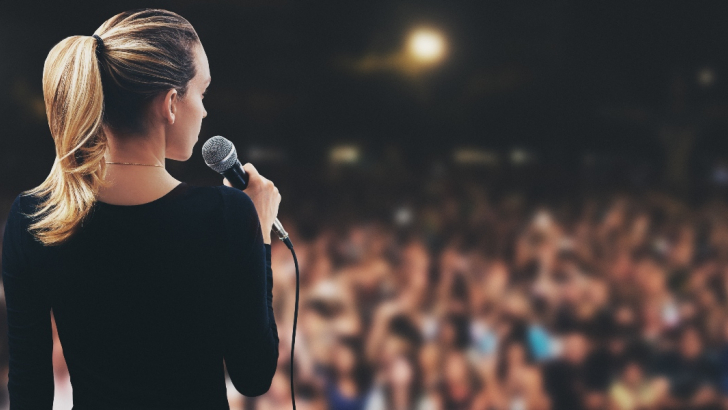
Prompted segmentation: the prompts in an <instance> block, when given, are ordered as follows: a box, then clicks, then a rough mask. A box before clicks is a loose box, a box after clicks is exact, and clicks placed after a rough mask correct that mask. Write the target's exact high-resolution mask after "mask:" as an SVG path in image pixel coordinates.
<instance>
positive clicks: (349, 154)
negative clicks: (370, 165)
mask: <svg viewBox="0 0 728 410" xmlns="http://www.w3.org/2000/svg"><path fill="white" fill-rule="evenodd" d="M359 156H360V153H359V147H357V146H356V145H339V146H335V147H333V148H331V151H329V161H331V163H332V164H354V163H357V162H358V161H359Z"/></svg>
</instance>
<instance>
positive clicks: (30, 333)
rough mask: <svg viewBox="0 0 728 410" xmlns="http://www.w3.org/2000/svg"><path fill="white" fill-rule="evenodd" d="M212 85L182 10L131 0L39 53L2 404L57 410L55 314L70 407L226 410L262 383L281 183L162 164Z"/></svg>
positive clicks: (15, 234) (15, 232)
mask: <svg viewBox="0 0 728 410" xmlns="http://www.w3.org/2000/svg"><path fill="white" fill-rule="evenodd" d="M209 82H210V71H209V67H208V62H207V57H206V55H205V52H204V49H203V48H202V45H201V43H200V40H199V38H198V36H197V33H196V32H195V30H194V29H193V28H192V26H191V25H190V23H189V22H188V21H187V20H185V19H184V18H182V17H180V16H179V15H177V14H175V13H172V12H169V11H165V10H149V9H145V10H135V11H130V12H124V13H120V14H118V15H116V16H114V17H112V18H111V19H109V20H107V21H106V22H105V23H104V24H102V25H101V27H99V28H98V30H96V32H95V34H94V35H93V36H72V37H68V38H66V39H64V40H62V41H61V42H60V43H58V44H57V45H56V46H55V47H53V49H52V50H51V51H50V53H49V55H48V58H47V59H46V62H45V67H44V71H43V92H44V97H45V103H46V112H47V115H48V122H49V125H50V130H51V134H52V136H53V139H54V142H55V146H56V154H57V157H56V161H55V163H54V165H53V168H52V169H51V172H50V175H49V176H48V178H47V179H46V180H45V181H44V182H43V183H42V184H41V185H40V186H38V187H37V188H34V189H32V190H30V191H27V192H24V193H21V194H20V195H18V197H17V198H16V199H15V201H14V202H13V205H12V208H11V211H10V215H9V217H8V222H7V225H6V228H5V232H4V241H3V258H2V277H3V281H4V286H5V295H6V303H7V310H8V331H9V342H10V345H9V351H10V369H9V382H8V390H9V395H10V406H11V409H21V408H22V409H26V408H28V409H30V408H33V409H50V408H51V407H52V402H53V392H54V386H53V373H52V365H51V354H52V333H51V318H50V314H49V311H50V310H51V309H52V310H53V315H54V318H55V321H56V326H57V329H58V335H59V338H60V341H61V343H62V345H63V353H64V356H65V359H66V362H67V364H68V371H69V373H70V376H71V381H72V385H73V400H74V407H73V408H74V409H75V410H83V409H167V408H169V409H172V408H174V409H203V408H204V409H229V406H228V402H227V395H226V388H225V382H226V381H225V376H224V367H223V359H224V362H225V366H226V368H227V371H228V374H229V376H230V379H231V381H232V383H233V385H234V386H235V388H236V390H238V391H239V392H240V393H242V394H244V395H247V396H257V395H261V394H263V393H265V392H266V391H267V390H268V388H269V387H270V383H271V379H272V378H273V375H274V373H275V370H276V362H277V359H278V332H277V328H276V324H275V318H274V316H273V309H272V297H273V296H272V287H273V280H272V271H271V268H270V252H271V248H270V230H271V227H272V224H273V221H274V219H275V217H276V214H277V212H278V205H279V203H280V200H281V196H280V194H279V193H278V189H277V188H276V187H275V186H274V185H273V183H272V182H271V181H269V180H267V179H266V178H264V177H262V176H260V175H259V174H258V172H257V171H256V169H255V167H253V166H252V165H251V164H245V166H244V168H245V170H246V171H247V172H249V173H250V182H249V187H248V188H247V190H246V192H245V193H244V192H242V191H240V190H237V189H234V188H232V187H230V185H229V182H228V181H227V180H224V181H223V182H224V183H225V186H193V185H189V184H187V183H185V182H180V181H178V180H176V179H175V178H173V177H172V176H171V175H170V174H169V173H168V172H167V171H166V169H165V168H164V164H165V162H164V161H165V158H170V159H174V160H178V161H185V160H187V159H188V158H189V157H190V156H191V154H192V148H193V146H194V145H195V143H196V142H197V136H198V133H199V131H200V125H201V122H202V119H203V118H204V117H205V116H206V115H207V112H206V111H205V108H204V106H203V103H202V98H203V94H204V91H205V90H206V87H207V86H208V85H209Z"/></svg>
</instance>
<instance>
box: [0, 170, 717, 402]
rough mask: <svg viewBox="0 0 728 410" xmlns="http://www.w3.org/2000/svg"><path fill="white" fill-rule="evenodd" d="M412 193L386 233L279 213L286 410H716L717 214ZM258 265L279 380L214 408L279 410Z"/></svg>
mask: <svg viewBox="0 0 728 410" xmlns="http://www.w3.org/2000/svg"><path fill="white" fill-rule="evenodd" d="M425 192H429V194H428V195H425V196H423V197H422V198H418V199H417V200H416V201H403V202H402V203H399V204H396V205H393V206H391V207H390V208H391V212H390V213H389V214H387V216H386V217H361V218H359V217H356V215H357V214H358V212H357V211H356V209H353V208H352V209H347V210H346V212H344V213H343V214H344V215H349V216H348V217H345V218H335V217H332V218H331V220H330V221H329V222H328V223H326V220H325V218H324V215H320V216H319V219H318V220H314V221H307V222H306V223H301V222H300V219H301V218H298V217H293V216H291V217H290V218H287V215H285V214H282V215H281V221H282V222H283V224H284V225H285V226H286V229H287V230H288V231H289V233H290V235H291V238H292V239H293V242H294V244H295V250H296V254H297V256H298V261H299V266H300V311H299V317H298V322H297V323H298V327H297V334H296V342H295V363H294V368H293V373H294V381H295V388H296V405H297V408H300V409H302V410H305V409H322V410H323V409H334V410H356V409H361V410H410V409H412V410H438V409H444V410H549V409H551V410H570V409H585V410H586V409H607V410H638V409H639V410H647V409H725V408H728V203H726V202H723V201H720V200H717V201H707V202H704V203H703V204H700V205H687V204H686V203H684V202H682V201H679V200H677V199H675V198H673V197H670V196H668V195H663V194H659V193H641V194H618V193H615V194H606V193H604V194H601V195H594V196H593V197H585V198H579V199H574V198H565V199H564V200H563V201H561V202H558V201H557V202H549V203H538V202H537V201H531V200H529V199H528V198H526V197H524V196H522V195H519V194H517V193H511V194H502V195H497V196H496V195H490V194H489V192H488V190H487V189H486V188H485V187H483V186H482V185H479V184H475V183H472V184H469V183H463V184H449V183H447V182H443V181H441V182H440V183H438V184H437V186H436V187H435V188H433V189H427V190H425ZM374 199H376V198H374ZM370 200H371V199H370ZM362 206H365V205H362ZM322 213H323V212H322ZM362 214H363V213H362ZM327 216H331V215H327ZM319 222H320V223H319ZM304 225H306V226H308V227H315V229H311V228H304ZM272 258H273V261H272V263H273V275H274V289H273V292H274V298H273V301H274V312H275V314H276V321H277V323H278V329H279V336H280V343H281V344H280V358H279V369H278V372H277V374H276V376H275V378H274V380H273V384H272V386H271V389H270V390H269V391H268V393H266V394H265V395H262V396H259V397H255V398H246V397H243V396H241V395H239V394H238V393H237V392H236V391H235V389H234V387H232V385H231V384H230V383H229V384H228V394H229V400H230V404H231V409H258V410H268V409H281V408H286V407H290V405H291V403H290V401H291V397H290V379H289V378H290V372H291V367H290V354H291V333H292V328H293V312H294V302H295V291H296V274H295V267H294V264H293V259H292V258H291V255H290V252H289V250H288V249H287V248H286V247H285V245H284V244H282V243H280V241H278V240H276V239H275V238H274V240H273V251H272ZM3 309H4V304H3ZM3 326H5V325H4V324H3ZM55 337H56V338H57V335H56V336H55ZM56 340H57V339H56ZM3 345H4V346H3V353H4V359H5V361H4V362H3V364H4V365H5V371H4V372H3V373H4V374H5V377H7V376H6V375H7V360H6V359H7V352H6V342H3ZM56 349H57V351H59V350H60V344H57V345H56ZM54 365H55V367H56V369H57V371H58V372H59V374H61V375H62V373H63V372H64V371H65V369H64V367H63V358H62V354H56V355H54ZM57 377H59V379H57V380H65V379H64V378H63V376H57ZM5 380H6V379H5Z"/></svg>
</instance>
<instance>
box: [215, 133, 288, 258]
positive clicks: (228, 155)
mask: <svg viewBox="0 0 728 410" xmlns="http://www.w3.org/2000/svg"><path fill="white" fill-rule="evenodd" d="M202 158H203V159H204V160H205V164H207V166H208V167H210V168H212V170H213V171H215V172H218V173H220V174H222V175H223V176H224V177H225V178H227V180H228V181H230V185H232V186H234V187H235V188H238V189H240V190H245V188H247V187H248V178H250V176H249V175H248V173H247V172H245V170H244V169H243V166H242V165H241V164H240V161H239V160H238V154H237V151H235V145H233V143H232V142H230V140H228V139H227V138H225V137H221V136H219V135H217V136H215V137H212V138H210V139H209V140H207V141H206V142H205V144H204V145H203V146H202ZM273 231H274V232H275V233H276V235H278V239H280V240H281V241H283V242H286V239H288V232H286V230H285V229H283V225H282V224H281V222H280V221H279V220H278V218H276V220H275V221H274V222H273ZM286 245H288V242H286Z"/></svg>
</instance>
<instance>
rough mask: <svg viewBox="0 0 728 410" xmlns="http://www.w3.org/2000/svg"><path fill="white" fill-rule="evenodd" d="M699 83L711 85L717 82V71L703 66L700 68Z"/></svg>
mask: <svg viewBox="0 0 728 410" xmlns="http://www.w3.org/2000/svg"><path fill="white" fill-rule="evenodd" d="M697 77H698V84H700V86H701V87H710V86H712V85H713V83H715V71H713V69H712V68H708V67H706V68H703V69H700V70H698V75H697Z"/></svg>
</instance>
